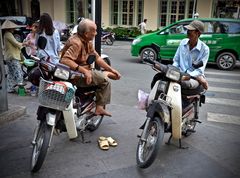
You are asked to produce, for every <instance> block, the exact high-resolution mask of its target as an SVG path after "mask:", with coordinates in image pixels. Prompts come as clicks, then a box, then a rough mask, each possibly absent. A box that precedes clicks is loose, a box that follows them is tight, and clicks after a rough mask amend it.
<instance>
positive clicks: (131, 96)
mask: <svg viewBox="0 0 240 178" xmlns="http://www.w3.org/2000/svg"><path fill="white" fill-rule="evenodd" d="M103 52H104V53H106V54H108V55H109V56H110V57H111V62H112V66H113V67H115V68H116V69H118V70H119V71H120V72H121V74H122V79H121V80H119V81H113V82H112V103H111V104H110V105H109V106H108V107H107V109H108V110H109V111H111V113H112V114H113V117H111V118H107V117H106V118H105V119H104V120H103V123H102V124H101V126H100V128H99V129H98V130H96V131H95V132H92V133H90V132H86V133H85V136H86V138H87V139H88V140H89V141H90V143H82V142H81V139H80V138H79V139H77V140H75V141H69V140H68V138H67V135H66V133H62V134H60V135H59V136H54V138H53V142H52V145H51V147H50V149H49V152H48V154H47V157H46V160H45V162H44V164H43V167H42V169H41V170H40V171H39V173H36V174H31V173H30V170H29V165H30V155H31V144H30V142H31V139H32V134H33V129H34V126H35V124H36V117H35V113H36V109H37V106H38V104H37V98H36V97H32V96H25V97H20V96H17V95H14V94H9V95H8V98H9V104H15V105H16V104H17V105H24V106H27V115H25V116H23V117H21V118H19V119H17V120H15V121H12V122H9V123H6V124H4V125H1V126H0V140H1V144H0V155H1V156H0V177H4V178H5V177H9V178H10V177H11V178H27V177H44V178H45V177H49V178H50V177H52V178H55V177H57V178H63V177H68V178H70V177H71V178H72V177H73V178H75V177H76V178H78V177H87V178H120V177H124V178H132V177H134V178H135V177H156V178H159V177H160V178H188V177H189V178H203V177H207V178H215V177H216V178H228V177H231V178H237V177H240V164H239V163H240V154H239V153H240V151H239V150H240V139H239V137H240V132H239V129H240V117H239V109H240V104H239V101H240V100H239V98H240V77H239V76H240V68H239V66H238V67H237V68H236V69H235V70H234V71H220V70H218V69H217V68H216V67H215V66H208V67H207V69H206V76H207V78H208V79H209V84H210V88H209V90H208V91H207V93H206V95H207V100H206V104H205V105H203V107H202V108H201V110H200V120H201V121H202V122H203V123H202V124H199V125H198V126H197V132H196V133H194V134H192V135H191V136H190V137H187V138H184V139H183V144H184V145H185V146H188V147H189V148H188V149H185V150H182V149H178V147H177V142H173V144H172V145H170V146H167V145H165V144H163V145H162V146H161V150H160V153H159V155H158V157H157V159H156V161H155V162H154V163H153V165H152V166H151V167H150V168H148V169H145V170H142V169H139V168H137V167H136V158H135V154H136V147H137V142H138V139H137V135H138V134H140V130H139V129H138V128H139V127H140V126H141V124H142V123H143V122H144V120H145V112H144V111H141V110H139V109H138V108H137V92H138V90H139V89H141V90H144V91H145V92H149V91H150V83H151V79H152V77H153V75H154V74H155V72H154V71H153V70H152V69H151V67H149V66H148V65H145V64H141V63H139V62H138V61H137V58H135V57H131V55H130V43H129V42H118V41H117V42H115V44H114V45H113V46H103ZM99 136H112V137H113V138H115V139H116V140H117V142H118V144H119V145H118V146H117V147H116V148H110V149H109V150H108V151H102V150H100V149H99V148H98V145H97V139H98V137H99ZM168 137H169V134H166V135H165V137H164V140H165V141H166V140H167V139H168Z"/></svg>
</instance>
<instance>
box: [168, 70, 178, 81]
mask: <svg viewBox="0 0 240 178" xmlns="http://www.w3.org/2000/svg"><path fill="white" fill-rule="evenodd" d="M166 77H167V78H169V79H171V80H173V81H180V79H181V73H180V71H179V70H176V69H174V68H168V70H167V73H166Z"/></svg>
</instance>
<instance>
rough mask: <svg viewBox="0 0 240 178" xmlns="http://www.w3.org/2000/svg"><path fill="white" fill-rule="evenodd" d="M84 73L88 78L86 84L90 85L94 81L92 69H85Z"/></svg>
mask: <svg viewBox="0 0 240 178" xmlns="http://www.w3.org/2000/svg"><path fill="white" fill-rule="evenodd" d="M84 75H85V78H86V84H87V85H89V84H90V83H92V72H91V71H90V70H85V72H84Z"/></svg>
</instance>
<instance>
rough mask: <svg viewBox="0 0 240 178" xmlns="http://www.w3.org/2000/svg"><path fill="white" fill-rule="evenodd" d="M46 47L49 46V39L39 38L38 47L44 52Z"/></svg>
mask: <svg viewBox="0 0 240 178" xmlns="http://www.w3.org/2000/svg"><path fill="white" fill-rule="evenodd" d="M46 45H47V39H46V38H45V37H44V36H39V38H38V41H37V46H38V47H39V48H40V49H42V50H43V49H45V47H46Z"/></svg>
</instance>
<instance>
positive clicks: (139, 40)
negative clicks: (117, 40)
mask: <svg viewBox="0 0 240 178" xmlns="http://www.w3.org/2000/svg"><path fill="white" fill-rule="evenodd" d="M140 42H141V39H140V38H137V39H135V40H133V42H132V45H136V44H138V43H140Z"/></svg>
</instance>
